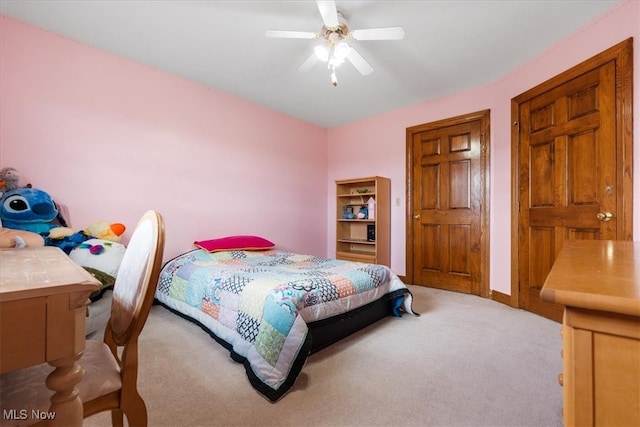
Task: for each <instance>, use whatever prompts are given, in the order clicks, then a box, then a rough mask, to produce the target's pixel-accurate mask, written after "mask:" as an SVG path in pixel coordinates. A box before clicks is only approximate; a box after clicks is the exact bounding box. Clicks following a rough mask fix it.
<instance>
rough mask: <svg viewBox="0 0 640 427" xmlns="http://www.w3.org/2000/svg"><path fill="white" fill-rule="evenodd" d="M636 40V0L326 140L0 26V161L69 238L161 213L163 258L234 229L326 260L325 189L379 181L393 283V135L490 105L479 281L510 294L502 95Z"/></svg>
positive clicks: (123, 63) (209, 94)
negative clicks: (494, 76)
mask: <svg viewBox="0 0 640 427" xmlns="http://www.w3.org/2000/svg"><path fill="white" fill-rule="evenodd" d="M638 36H640V2H636V1H629V2H623V3H621V5H620V6H618V7H616V8H614V9H612V11H610V12H609V13H607V14H605V15H604V16H602V17H601V18H600V19H598V20H596V21H594V22H592V23H591V24H589V25H588V26H586V27H585V28H584V29H582V30H581V31H578V32H576V33H575V34H574V35H572V36H570V37H568V38H567V39H565V40H563V41H562V42H561V43H558V44H557V45H556V46H553V47H552V48H551V49H549V50H548V51H547V52H546V53H544V54H542V55H540V56H539V57H537V58H535V59H533V60H532V61H530V62H529V63H528V64H525V65H524V66H523V67H521V68H520V69H518V70H515V71H514V72H513V73H511V74H509V75H507V76H505V77H504V78H502V79H501V80H499V81H497V82H494V83H493V84H490V85H487V86H484V87H479V88H475V89H472V90H469V91H465V92H461V93H458V94H455V95H452V96H448V97H444V98H440V99H436V100H432V101H428V102H425V103H421V104H419V105H415V106H412V107H408V108H405V109H401V110H396V111H393V112H391V113H388V114H383V115H380V116H376V117H371V118H368V119H365V120H362V121H359V122H356V123H352V124H348V125H345V126H342V127H338V128H334V129H329V130H326V129H322V128H319V127H316V126H312V125H309V124H307V123H304V122H301V121H299V120H296V119H292V118H289V117H286V116H283V115H281V114H278V113H275V112H273V111H270V110H266V109H264V108H261V107H258V106H256V105H254V104H251V103H249V102H246V101H243V100H240V99H238V98H234V97H232V96H230V95H226V94H224V93H221V92H218V91H215V90H211V89H207V88H205V87H203V86H200V85H197V84H195V83H191V82H188V81H186V80H183V79H180V78H177V77H174V76H171V75H169V74H166V73H163V72H160V71H158V70H155V69H152V68H149V67H146V66H143V65H140V64H137V63H134V62H131V61H128V60H125V59H122V58H120V57H117V56H114V55H111V54H109V53H106V52H104V51H101V50H98V49H94V48H91V47H88V46H85V45H82V44H79V43H76V42H73V41H70V40H68V39H64V38H61V37H58V36H55V35H52V34H50V33H47V32H45V31H42V30H39V29H37V28H34V27H30V26H27V25H24V24H22V23H19V22H16V21H13V20H11V19H8V18H6V17H0V93H1V94H2V96H0V162H1V164H0V165H1V166H4V165H9V166H14V167H16V168H18V169H19V170H21V171H22V172H23V175H24V177H25V179H24V182H31V183H33V184H34V186H36V187H39V188H42V189H44V190H46V191H48V192H49V193H50V194H51V195H52V196H53V197H54V198H55V199H57V200H58V201H59V202H61V203H64V204H66V205H68V207H69V209H70V212H71V220H72V225H73V226H75V227H78V228H83V227H85V226H86V225H89V224H90V223H91V222H93V221H98V220H103V219H104V220H109V221H119V222H124V223H126V224H127V225H129V226H130V229H131V228H133V225H134V224H135V221H136V220H137V218H138V217H139V215H140V214H141V213H142V212H143V211H144V210H146V209H149V208H154V209H158V210H160V211H161V212H162V213H163V214H164V216H165V219H166V223H167V256H166V257H165V258H168V257H171V256H173V255H176V254H177V253H179V252H182V251H184V250H186V249H189V248H191V247H192V246H191V243H192V241H193V240H195V239H200V238H208V237H215V236H223V235H229V234H240V233H247V234H248V233H251V234H260V235H262V236H264V237H267V238H269V239H272V240H274V241H275V242H277V243H278V244H279V246H280V247H283V248H285V249H290V250H296V251H301V252H306V253H311V254H318V255H325V254H326V255H328V256H333V255H334V254H335V247H334V243H333V242H334V237H335V223H334V221H333V218H334V216H335V197H334V195H335V185H334V181H335V180H336V179H345V178H353V177H361V176H371V175H381V176H387V177H389V178H391V182H392V184H391V192H392V225H391V226H392V230H391V231H392V242H391V244H392V259H391V267H392V269H393V270H394V271H396V272H397V273H398V274H400V275H404V274H406V271H405V257H406V251H405V245H406V241H405V230H406V222H405V215H406V205H405V202H406V200H405V182H406V172H405V168H406V165H405V156H406V154H405V130H406V128H407V127H410V126H415V125H418V124H422V123H428V122H432V121H435V120H440V119H444V118H447V117H452V116H457V115H461V114H466V113H470V112H474V111H479V110H484V109H490V110H491V152H490V159H491V207H490V211H491V216H490V221H491V234H490V240H491V267H490V268H491V277H490V282H491V283H490V285H491V289H494V290H497V291H500V292H502V293H505V294H510V293H511V290H510V274H511V272H510V267H509V262H508V261H507V262H505V261H506V260H509V259H510V244H511V242H510V228H509V225H510V221H511V218H510V215H511V201H510V193H511V188H510V180H511V178H510V172H511V165H510V159H511V152H510V150H511V148H510V144H511V141H510V100H511V98H513V97H515V96H517V95H519V94H520V93H522V92H524V91H526V90H527V89H529V88H531V87H533V86H535V85H537V84H539V83H541V82H543V81H545V80H547V79H548V78H550V77H552V76H554V75H556V74H558V73H560V72H562V71H564V70H565V69H567V68H570V67H572V66H574V65H576V64H577V63H579V62H581V61H583V60H585V59H587V58H589V57H591V56H593V55H595V54H597V53H599V52H601V51H603V50H605V49H607V48H608V47H610V46H612V45H614V44H616V43H618V42H620V41H622V40H624V39H626V38H628V37H634V38H636V40H638V38H639V37H638ZM639 44H640V41H636V43H635V47H634V50H635V52H634V58H635V60H634V69H635V71H634V73H635V75H634V77H635V80H636V81H640V79H639V78H638V76H639V75H640V63H639V60H640V59H639V58H640V52H638V50H639ZM639 87H640V85H638V84H637V85H636V87H635V89H634V91H635V92H634V96H635V109H636V111H640V110H639V109H638V102H639V101H638V100H640V95H639V94H638V92H639V89H638V88H639ZM282 129H286V132H283V131H282ZM639 134H640V131H639V130H638V125H637V124H635V125H634V137H635V139H636V141H640V135H639ZM327 147H328V149H327ZM283 153H286V154H285V155H283ZM639 156H640V143H639V142H636V150H635V153H634V158H635V163H636V164H638V158H639ZM318 159H321V160H320V161H319V160H318ZM635 180H636V182H635V185H636V188H640V183H639V182H638V181H639V180H640V174H636V175H635ZM396 199H398V202H399V206H396V203H395V202H396ZM638 203H640V197H636V200H635V204H636V205H637V204H638ZM639 225H640V209H639V208H638V207H637V206H636V207H635V216H634V228H635V229H636V230H637V229H638V227H639Z"/></svg>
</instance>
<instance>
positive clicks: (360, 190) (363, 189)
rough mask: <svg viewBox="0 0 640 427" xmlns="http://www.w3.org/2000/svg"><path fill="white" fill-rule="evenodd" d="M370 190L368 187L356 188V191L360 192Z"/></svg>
mask: <svg viewBox="0 0 640 427" xmlns="http://www.w3.org/2000/svg"><path fill="white" fill-rule="evenodd" d="M368 191H369V189H368V188H356V192H358V193H360V194H364V193H367V192H368Z"/></svg>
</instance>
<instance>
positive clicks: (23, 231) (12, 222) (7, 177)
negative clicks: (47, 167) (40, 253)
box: [0, 168, 126, 300]
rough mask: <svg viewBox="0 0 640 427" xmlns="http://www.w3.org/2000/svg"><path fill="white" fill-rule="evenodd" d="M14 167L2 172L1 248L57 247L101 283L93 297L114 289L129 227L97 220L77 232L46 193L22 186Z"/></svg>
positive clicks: (0, 178)
mask: <svg viewBox="0 0 640 427" xmlns="http://www.w3.org/2000/svg"><path fill="white" fill-rule="evenodd" d="M19 179H20V174H19V172H18V171H17V170H16V169H15V168H3V169H0V248H23V247H26V246H43V245H46V246H57V247H59V248H60V249H62V250H63V251H64V252H65V253H67V254H68V255H69V256H70V257H71V259H73V260H74V261H76V262H77V263H78V264H79V265H81V266H83V267H84V268H85V269H87V270H88V271H89V272H90V273H92V274H93V275H94V276H95V277H96V278H97V279H98V280H100V281H101V282H102V288H101V289H100V290H99V291H97V292H95V293H94V294H93V295H92V296H91V298H92V300H95V299H97V298H99V297H100V296H101V295H102V294H103V293H104V291H105V290H106V289H108V288H109V287H111V286H113V284H114V282H115V277H116V274H117V272H118V268H119V267H120V263H121V261H122V257H123V256H124V252H125V246H124V245H123V244H121V243H119V242H120V237H121V236H122V235H123V234H124V232H125V230H126V227H125V226H124V224H120V223H109V222H106V221H97V222H94V223H93V224H90V225H89V226H88V227H86V228H85V229H83V230H79V231H74V230H73V229H71V228H70V227H68V226H67V221H66V220H65V218H64V217H63V216H62V214H61V213H60V210H59V209H58V206H57V205H56V203H55V202H54V200H53V199H52V198H51V196H50V195H49V194H48V193H47V192H46V191H44V190H41V189H38V188H33V187H31V186H28V187H20V186H19Z"/></svg>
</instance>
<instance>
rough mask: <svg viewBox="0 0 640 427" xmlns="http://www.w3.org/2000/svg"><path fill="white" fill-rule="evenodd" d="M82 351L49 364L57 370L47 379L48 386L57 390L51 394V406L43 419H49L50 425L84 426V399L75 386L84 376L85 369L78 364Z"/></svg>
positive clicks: (43, 415)
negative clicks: (82, 399)
mask: <svg viewBox="0 0 640 427" xmlns="http://www.w3.org/2000/svg"><path fill="white" fill-rule="evenodd" d="M80 356H82V353H79V354H77V355H75V356H72V357H65V358H62V359H58V360H54V361H51V362H49V364H50V365H51V366H53V367H55V370H54V371H53V372H51V374H49V376H48V377H47V380H46V384H47V387H48V388H49V389H50V390H53V391H55V393H54V394H53V396H51V407H50V408H49V412H48V413H47V414H42V417H41V420H44V419H47V418H48V419H49V425H52V426H55V425H60V426H69V427H71V426H82V418H83V416H82V412H83V411H82V401H81V400H80V396H79V395H78V391H77V390H76V388H75V386H76V384H78V383H79V382H80V381H81V380H82V377H83V376H84V369H82V367H81V366H80V365H78V363H77V360H78V359H80Z"/></svg>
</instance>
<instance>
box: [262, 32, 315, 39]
mask: <svg viewBox="0 0 640 427" xmlns="http://www.w3.org/2000/svg"><path fill="white" fill-rule="evenodd" d="M264 35H265V36H267V37H273V38H281V39H313V38H315V37H316V36H317V34H316V33H312V32H310V31H287V30H267V31H265V32H264Z"/></svg>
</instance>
